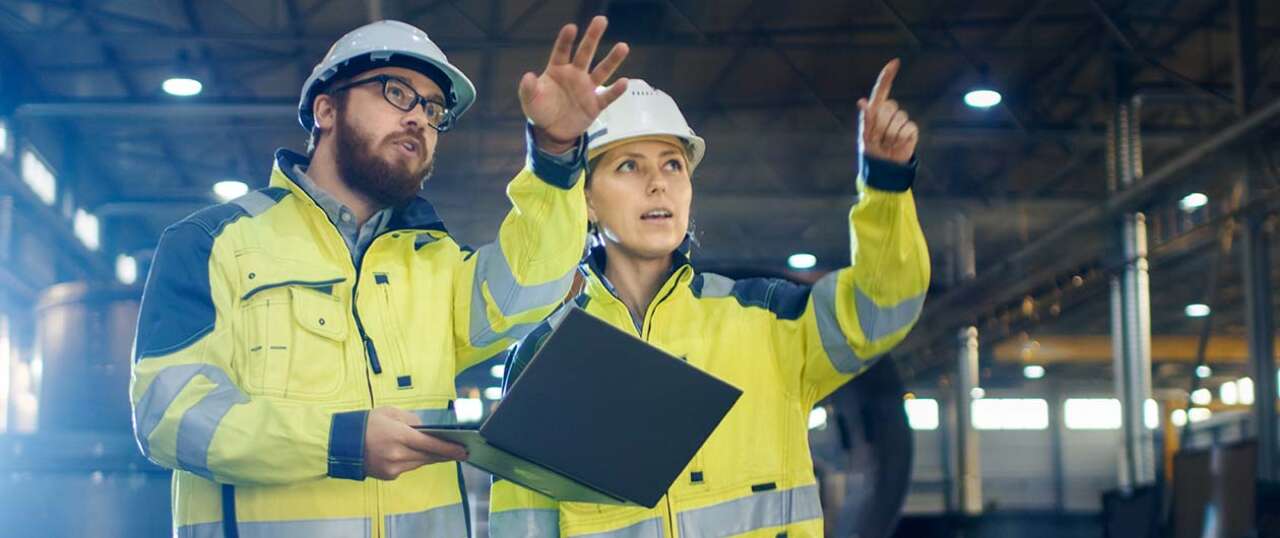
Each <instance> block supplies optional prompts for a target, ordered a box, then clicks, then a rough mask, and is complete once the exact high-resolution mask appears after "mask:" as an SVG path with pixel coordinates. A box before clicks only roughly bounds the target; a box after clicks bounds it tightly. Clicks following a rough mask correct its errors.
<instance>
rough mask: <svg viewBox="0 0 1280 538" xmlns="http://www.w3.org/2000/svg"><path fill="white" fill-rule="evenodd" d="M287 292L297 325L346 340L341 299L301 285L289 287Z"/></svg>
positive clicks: (336, 338)
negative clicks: (289, 295)
mask: <svg viewBox="0 0 1280 538" xmlns="http://www.w3.org/2000/svg"><path fill="white" fill-rule="evenodd" d="M289 293H290V294H291V298H292V301H290V302H291V303H292V304H293V318H294V320H296V321H297V322H298V325H300V326H302V328H304V329H306V330H308V331H311V332H313V333H315V334H318V335H320V336H323V337H325V338H328V339H330V340H339V341H341V340H346V338H347V316H346V309H345V308H343V307H342V301H339V300H338V299H337V298H334V297H332V296H328V295H325V294H323V293H321V292H320V291H317V290H312V289H307V288H303V287H290V288H289Z"/></svg>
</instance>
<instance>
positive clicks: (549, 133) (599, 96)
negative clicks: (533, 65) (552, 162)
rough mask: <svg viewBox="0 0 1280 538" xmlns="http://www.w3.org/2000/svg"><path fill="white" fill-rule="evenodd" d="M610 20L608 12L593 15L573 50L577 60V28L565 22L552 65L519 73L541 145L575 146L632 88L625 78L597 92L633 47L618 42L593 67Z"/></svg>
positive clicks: (554, 149) (559, 149) (548, 148)
mask: <svg viewBox="0 0 1280 538" xmlns="http://www.w3.org/2000/svg"><path fill="white" fill-rule="evenodd" d="M608 25H609V23H608V20H607V19H605V18H604V17H596V18H594V19H591V26H589V27H587V33H586V36H584V37H583V38H582V43H580V44H579V45H578V51H577V52H576V53H574V54H572V60H571V59H570V53H572V52H573V39H574V37H575V36H577V34H578V28H577V26H574V25H572V24H567V25H565V26H564V27H563V28H561V29H560V35H559V36H558V37H556V44H555V46H554V47H553V48H552V49H551V59H550V60H549V61H548V62H547V68H546V69H544V70H543V71H542V74H541V75H534V74H533V73H532V72H529V73H525V74H524V77H523V78H521V79H520V108H521V109H522V110H524V115H525V117H527V118H529V121H530V122H531V123H533V138H534V142H535V143H537V145H538V148H539V149H541V150H543V151H545V152H547V153H551V154H561V153H564V152H566V151H569V150H570V149H572V148H573V146H574V144H576V143H577V141H578V137H580V136H582V133H583V132H584V131H586V130H587V127H590V126H591V122H593V121H595V119H596V117H597V116H599V115H600V112H601V111H602V110H604V109H605V107H607V106H609V103H612V102H614V101H615V100H617V99H618V97H620V96H622V93H623V92H625V91H626V90H627V79H625V78H621V79H618V80H617V81H616V82H614V83H613V84H612V85H611V86H609V87H608V88H606V89H605V90H604V91H602V92H600V93H596V88H597V87H599V86H603V85H604V83H605V81H607V80H609V77H611V76H613V72H614V71H616V70H617V69H618V66H619V65H621V64H622V60H623V59H625V58H626V57H627V53H628V48H627V44H626V43H618V44H616V45H614V46H613V49H612V50H610V51H609V55H608V56H605V58H604V60H601V61H600V63H599V64H598V65H596V68H595V70H590V67H591V58H592V57H593V56H595V54H596V47H597V46H598V45H599V44H600V36H602V35H604V29H605V27H606V26H608Z"/></svg>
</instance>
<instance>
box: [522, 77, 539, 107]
mask: <svg viewBox="0 0 1280 538" xmlns="http://www.w3.org/2000/svg"><path fill="white" fill-rule="evenodd" d="M519 94H520V101H521V102H523V103H528V102H530V101H533V99H534V98H535V97H537V94H538V76H537V75H534V74H533V73H532V72H528V73H525V74H524V76H523V77H520V88H519Z"/></svg>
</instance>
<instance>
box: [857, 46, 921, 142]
mask: <svg viewBox="0 0 1280 538" xmlns="http://www.w3.org/2000/svg"><path fill="white" fill-rule="evenodd" d="M899 65H901V62H899V61H898V59H897V58H894V59H892V60H890V61H889V63H887V64H885V66H884V69H882V70H880V76H879V77H878V78H876V85H875V87H873V88H871V99H870V100H868V99H866V98H862V99H858V110H859V111H860V112H859V114H858V115H859V119H858V152H859V153H862V154H863V155H866V156H870V157H875V158H877V159H883V160H886V161H892V162H895V163H898V164H907V161H909V160H911V156H912V155H913V154H915V152H916V142H919V141H920V128H919V127H917V126H916V123H915V122H914V121H911V119H910V118H908V117H907V112H906V111H905V110H902V109H899V108H898V102H897V101H894V100H893V99H890V98H889V90H890V89H892V88H893V78H894V77H896V76H897V75H898V66H899Z"/></svg>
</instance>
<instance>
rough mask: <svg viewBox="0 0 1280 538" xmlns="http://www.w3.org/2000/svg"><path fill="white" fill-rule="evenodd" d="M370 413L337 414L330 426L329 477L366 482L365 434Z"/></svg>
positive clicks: (365, 411)
mask: <svg viewBox="0 0 1280 538" xmlns="http://www.w3.org/2000/svg"><path fill="white" fill-rule="evenodd" d="M368 420H369V411H367V410H363V411H349V412H346V413H335V414H334V415H333V422H332V423H330V425H329V476H331V477H333V478H345V479H347V480H364V478H365V474H364V433H365V424H366V423H367V422H368Z"/></svg>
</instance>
